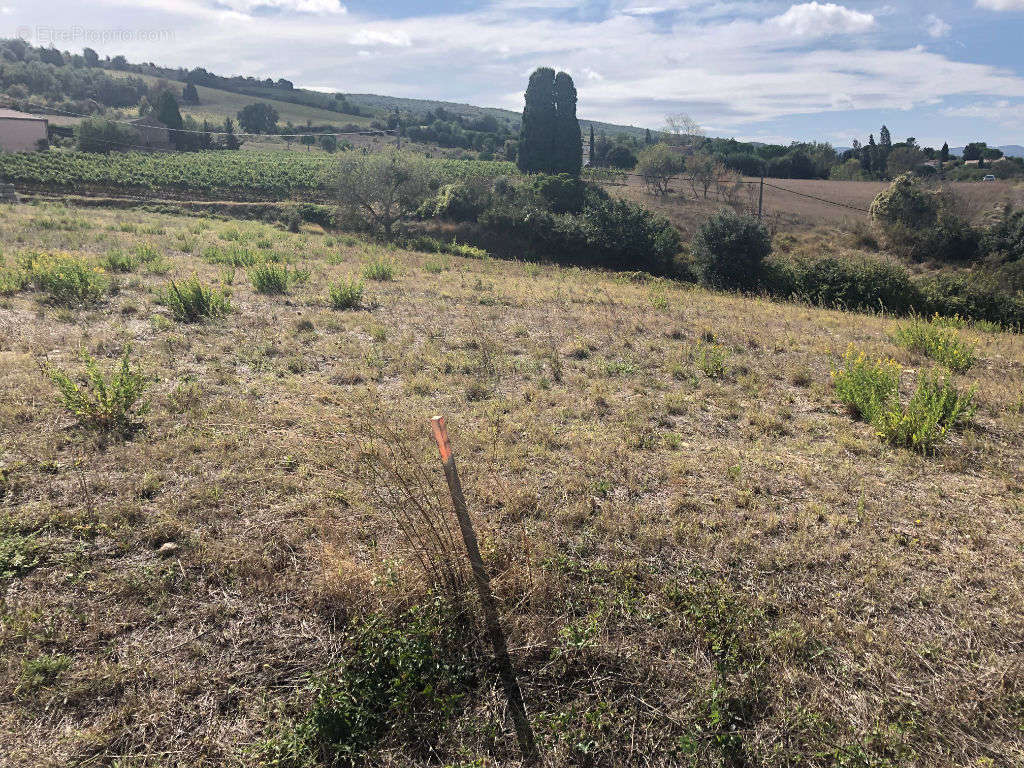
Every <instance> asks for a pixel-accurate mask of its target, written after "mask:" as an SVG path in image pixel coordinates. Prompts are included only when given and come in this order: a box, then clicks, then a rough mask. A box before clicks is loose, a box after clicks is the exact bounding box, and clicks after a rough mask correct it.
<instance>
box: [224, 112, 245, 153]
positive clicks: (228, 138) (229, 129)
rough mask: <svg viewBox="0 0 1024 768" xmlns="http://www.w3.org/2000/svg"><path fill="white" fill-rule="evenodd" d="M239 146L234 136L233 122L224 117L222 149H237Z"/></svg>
mask: <svg viewBox="0 0 1024 768" xmlns="http://www.w3.org/2000/svg"><path fill="white" fill-rule="evenodd" d="M240 146H241V144H239V142H238V137H236V136H235V123H234V121H233V120H232V119H231V118H230V117H225V118H224V149H238V148H239V147H240Z"/></svg>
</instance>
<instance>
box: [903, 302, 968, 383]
mask: <svg viewBox="0 0 1024 768" xmlns="http://www.w3.org/2000/svg"><path fill="white" fill-rule="evenodd" d="M893 340H894V341H895V342H896V343H897V344H899V345H900V346H901V347H906V348H907V349H909V350H911V351H913V352H918V353H920V354H922V355H925V356H927V357H930V358H931V359H933V360H935V361H937V362H939V363H941V364H942V365H944V366H946V367H947V368H949V370H951V371H953V372H954V373H964V372H965V371H968V370H970V368H971V367H972V366H973V365H974V364H975V362H977V349H978V348H977V345H976V344H968V343H967V342H964V341H962V340H961V339H960V336H959V335H958V334H957V332H956V330H954V329H953V328H948V327H946V326H944V325H943V324H941V321H940V319H939V318H938V317H937V316H936V317H935V318H934V320H933V321H932V322H928V321H927V320H924V319H922V318H920V317H914V318H913V320H911V322H910V324H909V325H902V326H899V327H897V328H896V331H895V332H894V333H893Z"/></svg>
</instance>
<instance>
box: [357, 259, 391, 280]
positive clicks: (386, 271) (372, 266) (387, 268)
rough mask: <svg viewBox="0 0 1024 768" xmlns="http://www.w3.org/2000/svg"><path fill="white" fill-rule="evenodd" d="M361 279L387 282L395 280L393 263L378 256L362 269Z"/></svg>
mask: <svg viewBox="0 0 1024 768" xmlns="http://www.w3.org/2000/svg"><path fill="white" fill-rule="evenodd" d="M363 277H365V278H366V279H367V280H377V281H379V282H384V283H386V282H388V281H390V280H394V279H395V262H394V261H393V260H392V259H388V258H386V257H384V256H378V257H376V258H375V259H374V260H373V261H371V262H369V263H367V264H366V265H365V266H364V267H363Z"/></svg>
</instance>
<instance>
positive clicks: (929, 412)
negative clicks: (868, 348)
mask: <svg viewBox="0 0 1024 768" xmlns="http://www.w3.org/2000/svg"><path fill="white" fill-rule="evenodd" d="M899 376H900V368H899V366H898V365H897V364H896V363H895V362H894V361H892V360H877V361H874V362H871V361H869V360H868V359H867V357H866V355H865V354H864V353H863V352H858V351H856V350H855V349H854V348H853V347H851V348H850V349H849V350H847V352H846V355H845V357H844V358H843V367H842V368H841V369H839V370H836V371H833V372H832V380H833V383H834V385H835V388H836V392H837V394H838V395H839V399H840V400H842V401H843V402H844V403H845V404H846V405H847V407H848V408H849V409H850V410H851V412H852V413H853V414H854V415H855V416H857V417H858V418H861V419H863V420H864V421H866V422H867V423H869V424H871V426H872V427H874V428H875V431H876V432H877V434H878V436H879V437H880V438H882V439H884V440H886V441H887V442H889V443H891V444H892V445H897V446H903V447H907V448H912V449H914V450H917V451H920V452H921V453H930V452H931V451H932V450H933V449H934V447H935V445H936V444H938V443H939V442H940V441H941V440H943V439H944V438H945V437H946V435H947V433H948V432H949V430H951V429H953V428H955V427H956V426H958V425H959V424H961V423H964V422H966V421H968V420H969V419H970V417H971V415H972V414H973V413H974V395H975V391H976V388H975V387H972V388H971V389H970V390H969V391H968V392H966V393H960V392H959V391H958V390H957V389H956V387H955V386H953V384H952V383H951V382H950V379H949V376H948V374H947V375H946V376H944V377H940V375H939V374H938V373H936V372H932V373H925V372H922V373H921V375H920V376H919V377H918V383H917V388H916V389H915V391H914V394H913V396H912V397H911V398H910V401H909V402H908V403H907V405H906V407H905V408H904V407H903V406H902V405H901V404H900V397H899Z"/></svg>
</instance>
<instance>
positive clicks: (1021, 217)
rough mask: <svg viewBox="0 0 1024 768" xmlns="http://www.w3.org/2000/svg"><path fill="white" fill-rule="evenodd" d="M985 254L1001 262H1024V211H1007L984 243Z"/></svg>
mask: <svg viewBox="0 0 1024 768" xmlns="http://www.w3.org/2000/svg"><path fill="white" fill-rule="evenodd" d="M982 246H983V249H984V251H985V253H986V254H987V255H989V256H991V257H993V258H994V259H995V260H997V261H1000V262H1019V261H1024V211H1011V210H1009V209H1008V210H1006V211H1005V213H1004V215H1003V218H1002V219H1001V220H1000V221H999V222H998V223H997V224H996V225H995V226H993V227H992V228H991V229H990V230H989V231H988V232H986V233H985V237H984V239H983V241H982Z"/></svg>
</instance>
